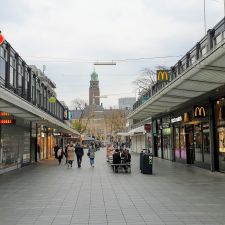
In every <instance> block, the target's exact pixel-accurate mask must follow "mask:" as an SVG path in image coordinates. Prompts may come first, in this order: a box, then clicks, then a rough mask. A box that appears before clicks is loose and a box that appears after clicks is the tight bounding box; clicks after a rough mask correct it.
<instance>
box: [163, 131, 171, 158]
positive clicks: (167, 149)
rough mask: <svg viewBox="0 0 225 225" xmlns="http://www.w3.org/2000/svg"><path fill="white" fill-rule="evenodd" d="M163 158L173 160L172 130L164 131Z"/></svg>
mask: <svg viewBox="0 0 225 225" xmlns="http://www.w3.org/2000/svg"><path fill="white" fill-rule="evenodd" d="M163 158H164V159H169V160H171V159H172V148H171V128H164V129H163Z"/></svg>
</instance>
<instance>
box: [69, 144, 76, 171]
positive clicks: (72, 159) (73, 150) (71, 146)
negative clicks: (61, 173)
mask: <svg viewBox="0 0 225 225" xmlns="http://www.w3.org/2000/svg"><path fill="white" fill-rule="evenodd" d="M74 153H75V148H74V147H73V142H70V145H69V146H68V148H67V160H68V167H69V166H70V167H72V166H73V161H74V155H75V154H74Z"/></svg>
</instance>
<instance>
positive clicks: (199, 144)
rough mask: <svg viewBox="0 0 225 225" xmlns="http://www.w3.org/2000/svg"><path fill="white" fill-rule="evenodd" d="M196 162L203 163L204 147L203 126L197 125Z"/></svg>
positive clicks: (195, 135)
mask: <svg viewBox="0 0 225 225" xmlns="http://www.w3.org/2000/svg"><path fill="white" fill-rule="evenodd" d="M194 149H195V151H194V160H195V161H198V162H202V161H203V146H202V126H201V124H197V125H195V126H194Z"/></svg>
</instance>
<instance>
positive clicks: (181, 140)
mask: <svg viewBox="0 0 225 225" xmlns="http://www.w3.org/2000/svg"><path fill="white" fill-rule="evenodd" d="M175 157H176V158H177V159H184V160H186V158H187V154H186V137H185V128H184V127H181V128H179V127H176V128H175Z"/></svg>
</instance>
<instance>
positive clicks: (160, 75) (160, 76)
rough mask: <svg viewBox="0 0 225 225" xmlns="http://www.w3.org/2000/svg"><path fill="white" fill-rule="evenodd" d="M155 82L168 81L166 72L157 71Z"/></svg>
mask: <svg viewBox="0 0 225 225" xmlns="http://www.w3.org/2000/svg"><path fill="white" fill-rule="evenodd" d="M157 81H169V72H168V70H157Z"/></svg>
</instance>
